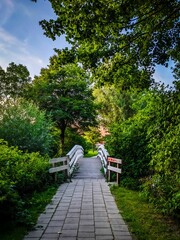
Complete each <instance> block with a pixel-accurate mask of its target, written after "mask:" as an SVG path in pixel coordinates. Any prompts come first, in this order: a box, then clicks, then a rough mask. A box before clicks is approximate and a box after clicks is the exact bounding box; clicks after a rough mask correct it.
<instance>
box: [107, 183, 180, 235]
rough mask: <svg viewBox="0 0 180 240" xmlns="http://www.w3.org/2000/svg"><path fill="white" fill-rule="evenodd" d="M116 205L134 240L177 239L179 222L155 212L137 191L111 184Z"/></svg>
mask: <svg viewBox="0 0 180 240" xmlns="http://www.w3.org/2000/svg"><path fill="white" fill-rule="evenodd" d="M111 191H112V194H113V195H114V197H115V200H116V203H117V206H118V208H119V210H120V212H121V214H122V216H123V219H124V220H125V221H126V222H127V224H128V226H129V230H130V232H131V233H132V235H133V239H136V240H179V239H180V228H179V227H180V224H179V223H178V222H176V221H175V220H173V219H171V218H170V217H165V216H164V215H162V214H161V213H159V212H157V211H156V210H155V209H154V207H153V205H151V204H149V203H147V202H146V201H144V200H143V199H142V197H141V196H140V194H139V192H136V191H131V190H127V189H124V188H122V187H116V186H113V187H112V188H111Z"/></svg>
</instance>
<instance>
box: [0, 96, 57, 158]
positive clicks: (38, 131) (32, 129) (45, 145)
mask: <svg viewBox="0 0 180 240" xmlns="http://www.w3.org/2000/svg"><path fill="white" fill-rule="evenodd" d="M0 116H1V117H0V138H2V139H4V140H6V141H7V142H8V143H9V145H11V146H18V148H19V149H20V150H23V151H29V152H38V151H39V152H40V153H41V154H50V153H51V147H52V145H53V143H54V142H53V141H54V139H53V135H52V133H51V132H52V128H53V123H52V121H51V120H50V119H49V118H47V117H46V115H45V112H43V111H40V110H39V108H38V107H36V106H35V105H34V104H32V103H31V102H27V101H25V100H23V99H16V100H10V99H9V100H7V101H5V102H4V103H3V104H1V105H0Z"/></svg>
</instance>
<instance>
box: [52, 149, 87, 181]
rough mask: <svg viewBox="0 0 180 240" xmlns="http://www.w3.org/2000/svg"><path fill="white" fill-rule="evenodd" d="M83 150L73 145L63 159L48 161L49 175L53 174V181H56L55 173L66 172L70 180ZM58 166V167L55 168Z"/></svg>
mask: <svg viewBox="0 0 180 240" xmlns="http://www.w3.org/2000/svg"><path fill="white" fill-rule="evenodd" d="M83 155H84V149H83V147H82V146H80V145H75V146H74V147H73V148H72V149H71V150H70V151H69V152H68V153H67V154H66V156H65V157H59V158H52V159H50V160H49V163H51V164H52V168H50V169H49V173H55V180H56V177H57V176H56V173H57V172H60V171H66V172H67V176H68V177H69V178H70V177H71V175H72V173H73V171H74V167H75V165H76V163H77V161H78V159H79V158H81V157H83ZM57 164H58V165H60V166H57Z"/></svg>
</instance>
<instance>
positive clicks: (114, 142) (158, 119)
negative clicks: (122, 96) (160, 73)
mask: <svg viewBox="0 0 180 240" xmlns="http://www.w3.org/2000/svg"><path fill="white" fill-rule="evenodd" d="M132 109H133V110H134V111H135V113H134V114H133V116H132V117H129V118H128V119H126V120H124V121H123V122H121V123H120V124H119V123H112V124H111V126H110V133H111V134H110V136H109V137H108V138H107V147H108V150H109V152H110V154H111V155H115V156H118V157H121V158H123V174H122V184H124V186H127V187H130V188H133V189H138V187H139V186H140V185H141V186H142V189H143V192H144V195H146V197H147V198H148V199H149V200H150V201H153V202H154V203H155V204H156V206H157V207H160V208H161V210H162V211H163V212H165V213H171V214H172V213H173V214H179V208H180V198H179V196H180V195H179V194H180V192H179V191H180V189H179V182H180V178H179V177H180V163H179V157H180V153H179V151H178V148H179V147H178V146H179V145H180V138H179V133H180V132H179V131H180V119H179V116H180V108H179V92H178V90H176V91H172V90H169V91H165V90H164V89H162V90H161V91H159V90H158V91H157V90H156V91H153V90H151V91H146V92H142V93H139V94H138V95H137V96H136V98H135V99H134V102H133V104H132Z"/></svg>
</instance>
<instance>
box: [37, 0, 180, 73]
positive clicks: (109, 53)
mask: <svg viewBox="0 0 180 240" xmlns="http://www.w3.org/2000/svg"><path fill="white" fill-rule="evenodd" d="M50 2H51V4H52V8H53V10H54V12H55V14H56V15H57V19H50V20H49V21H46V20H43V21H41V23H40V24H41V26H42V28H43V29H44V30H45V34H46V35H47V36H48V37H50V38H52V39H53V40H54V39H56V37H57V36H60V35H63V34H65V35H66V39H67V40H68V41H69V43H71V44H73V45H74V46H76V49H77V54H78V55H79V58H81V59H83V61H84V62H85V63H86V64H87V63H89V66H93V67H94V66H96V64H97V63H101V62H102V61H106V60H107V59H108V60H109V59H112V58H113V57H114V56H115V55H116V54H117V53H118V55H120V56H121V58H122V59H121V65H123V64H130V63H131V62H133V64H134V63H137V64H138V66H141V67H142V66H144V69H147V68H151V67H152V68H153V67H154V66H153V65H154V64H166V63H167V62H168V60H169V58H170V57H171V58H172V59H173V60H175V61H176V60H177V57H178V56H177V55H178V54H177V52H178V43H179V39H178V33H179V21H178V20H179V1H178V0H164V1H161V0H146V1H134V0H125V1H114V0H105V1H102V0H98V1H91V0H86V1H84V0H79V1H71V0H64V1H60V0H59V1H53V0H50ZM77 46H78V47H77Z"/></svg>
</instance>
